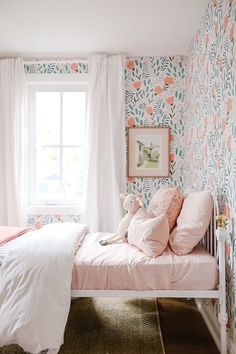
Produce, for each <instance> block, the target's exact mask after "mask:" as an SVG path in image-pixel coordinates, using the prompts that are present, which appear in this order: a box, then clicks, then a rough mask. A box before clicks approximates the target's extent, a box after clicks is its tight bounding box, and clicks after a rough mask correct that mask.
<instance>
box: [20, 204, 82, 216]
mask: <svg viewBox="0 0 236 354" xmlns="http://www.w3.org/2000/svg"><path fill="white" fill-rule="evenodd" d="M26 212H27V215H38V214H39V215H81V214H82V208H81V206H75V205H71V206H70V205H68V206H67V205H66V206H65V205H49V206H48V205H34V206H32V205H30V206H28V207H27V211H26Z"/></svg>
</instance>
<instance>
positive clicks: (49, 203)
mask: <svg viewBox="0 0 236 354" xmlns="http://www.w3.org/2000/svg"><path fill="white" fill-rule="evenodd" d="M29 76H30V75H29ZM41 76H42V75H40V78H41ZM46 76H47V80H41V81H39V80H29V81H28V82H27V91H28V147H29V149H28V198H27V200H28V209H29V212H34V213H35V212H36V210H37V211H41V212H43V211H47V212H49V211H50V210H51V213H54V212H55V210H56V209H58V211H60V213H61V214H62V213H64V212H66V209H67V211H68V212H71V211H72V210H74V211H76V210H77V211H78V208H81V205H82V200H67V201H65V200H45V199H37V198H36V195H35V191H36V175H35V174H36V156H35V151H36V150H35V149H32V147H34V146H35V143H36V136H35V124H36V112H35V100H34V97H35V92H37V91H41V92H47V91H52V92H53V91H56V92H86V98H87V96H88V81H85V77H86V78H87V80H88V75H83V77H82V78H81V79H80V80H78V76H77V80H74V81H68V80H66V81H64V80H61V79H62V77H63V78H64V76H66V75H56V79H55V75H54V78H53V80H50V79H51V76H50V79H49V78H48V76H49V75H48V74H47V75H46ZM81 76H82V75H81ZM59 77H60V80H58V78H59ZM35 79H36V77H35ZM86 108H87V107H86Z"/></svg>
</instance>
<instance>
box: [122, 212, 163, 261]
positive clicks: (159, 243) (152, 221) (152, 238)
mask: <svg viewBox="0 0 236 354" xmlns="http://www.w3.org/2000/svg"><path fill="white" fill-rule="evenodd" d="M168 239H169V224H168V219H167V216H166V215H165V214H162V215H159V216H157V217H154V218H150V216H149V215H148V214H147V213H146V212H145V211H144V210H143V209H139V210H138V211H137V212H136V214H135V215H134V216H133V218H132V220H131V223H130V225H129V228H128V242H129V243H130V244H131V245H134V246H136V247H138V248H139V249H140V250H141V251H143V252H144V253H145V254H146V255H147V256H149V257H157V256H160V255H161V254H162V253H163V252H164V250H165V249H166V246H167V243H168Z"/></svg>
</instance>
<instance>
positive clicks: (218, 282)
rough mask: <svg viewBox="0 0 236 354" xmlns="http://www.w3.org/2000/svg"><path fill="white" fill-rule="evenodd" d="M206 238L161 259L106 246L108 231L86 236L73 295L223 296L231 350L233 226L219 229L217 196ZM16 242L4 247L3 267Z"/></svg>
mask: <svg viewBox="0 0 236 354" xmlns="http://www.w3.org/2000/svg"><path fill="white" fill-rule="evenodd" d="M212 196H213V200H214V213H213V217H212V220H211V223H210V226H209V228H208V230H207V233H206V235H205V237H204V239H203V240H202V241H201V243H200V244H198V245H197V246H196V247H195V248H194V250H193V251H192V252H191V253H190V254H187V255H185V256H177V255H176V254H174V253H173V252H172V251H171V249H170V248H169V247H167V248H166V250H165V252H164V253H163V254H162V255H161V256H159V257H157V258H150V257H147V256H145V255H144V254H143V252H141V251H140V250H139V249H137V248H136V247H134V246H132V245H130V244H128V243H124V242H120V243H117V244H113V245H109V246H106V247H102V246H101V245H100V244H99V241H100V240H101V239H102V238H104V236H106V235H104V233H94V234H91V233H88V234H86V235H85V237H84V239H83V242H82V243H81V245H80V247H79V249H78V251H77V252H76V255H75V259H74V265H73V272H72V286H71V288H72V290H71V296H72V297H73V298H76V297H97V296H100V297H114V296H117V297H122V296H124V297H157V298H159V297H171V298H194V299H203V298H207V299H218V300H219V316H218V319H219V324H220V335H221V348H220V353H221V354H226V353H227V341H226V323H227V313H226V297H225V241H226V238H227V230H225V229H217V230H216V224H215V216H216V215H218V214H219V209H218V204H217V200H216V198H215V196H214V194H212ZM14 242H15V241H14V240H13V241H10V242H8V243H7V244H6V245H4V247H0V267H1V263H2V261H3V259H4V257H5V254H6V253H7V252H8V249H9V248H11V247H12V244H14Z"/></svg>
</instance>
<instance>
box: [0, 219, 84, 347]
mask: <svg viewBox="0 0 236 354" xmlns="http://www.w3.org/2000/svg"><path fill="white" fill-rule="evenodd" d="M87 232H88V229H87V227H86V226H84V225H81V224H76V223H60V224H50V225H47V226H45V227H43V228H42V229H40V230H39V231H36V232H28V233H27V234H25V235H23V236H21V237H19V238H18V239H17V240H16V241H15V244H14V247H12V248H11V249H10V250H9V251H8V253H7V254H6V257H5V259H4V262H3V264H2V267H1V268H0V347H1V346H3V345H7V344H12V343H17V344H19V345H20V346H21V347H22V348H23V349H24V350H25V351H27V352H30V353H39V352H40V351H42V350H44V349H50V350H55V351H56V352H57V351H58V350H59V348H60V346H61V344H63V335H64V330H65V325H66V321H67V317H68V313H69V308H70V293H71V279H72V268H73V261H74V254H75V251H76V249H77V248H78V246H79V244H80V243H81V242H82V240H83V238H84V236H85V234H86V233H87Z"/></svg>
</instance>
